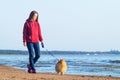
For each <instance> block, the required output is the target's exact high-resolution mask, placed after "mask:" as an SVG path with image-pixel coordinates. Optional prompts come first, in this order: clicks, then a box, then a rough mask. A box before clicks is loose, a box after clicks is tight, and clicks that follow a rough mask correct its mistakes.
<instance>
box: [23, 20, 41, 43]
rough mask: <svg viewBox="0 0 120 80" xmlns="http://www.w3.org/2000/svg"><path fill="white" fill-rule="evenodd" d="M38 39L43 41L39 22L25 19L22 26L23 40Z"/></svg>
mask: <svg viewBox="0 0 120 80" xmlns="http://www.w3.org/2000/svg"><path fill="white" fill-rule="evenodd" d="M39 41H43V38H42V34H41V29H40V24H39V22H36V21H30V20H27V21H26V22H25V24H24V28H23V42H39Z"/></svg>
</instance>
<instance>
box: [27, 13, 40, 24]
mask: <svg viewBox="0 0 120 80" xmlns="http://www.w3.org/2000/svg"><path fill="white" fill-rule="evenodd" d="M34 14H37V15H38V16H39V14H38V12H37V11H31V13H30V15H29V18H28V20H31V19H32V18H33V16H34ZM38 16H37V19H36V21H37V22H38Z"/></svg>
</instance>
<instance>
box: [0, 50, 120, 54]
mask: <svg viewBox="0 0 120 80" xmlns="http://www.w3.org/2000/svg"><path fill="white" fill-rule="evenodd" d="M41 53H42V54H49V53H52V54H120V51H115V50H114V51H104V52H101V51H94V52H92V51H91V52H87V51H41ZM0 54H9V55H10V54H22V55H26V54H28V52H27V51H25V50H0Z"/></svg>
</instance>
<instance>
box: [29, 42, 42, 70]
mask: <svg viewBox="0 0 120 80" xmlns="http://www.w3.org/2000/svg"><path fill="white" fill-rule="evenodd" d="M27 48H28V52H29V63H30V67H31V68H35V66H34V64H35V63H36V62H37V61H38V59H39V57H40V47H39V42H37V43H33V42H27ZM34 53H35V54H34Z"/></svg>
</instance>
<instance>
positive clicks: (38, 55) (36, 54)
mask: <svg viewBox="0 0 120 80" xmlns="http://www.w3.org/2000/svg"><path fill="white" fill-rule="evenodd" d="M34 50H35V58H34V64H35V63H36V62H37V61H38V59H39V57H40V47H39V42H38V43H34Z"/></svg>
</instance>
